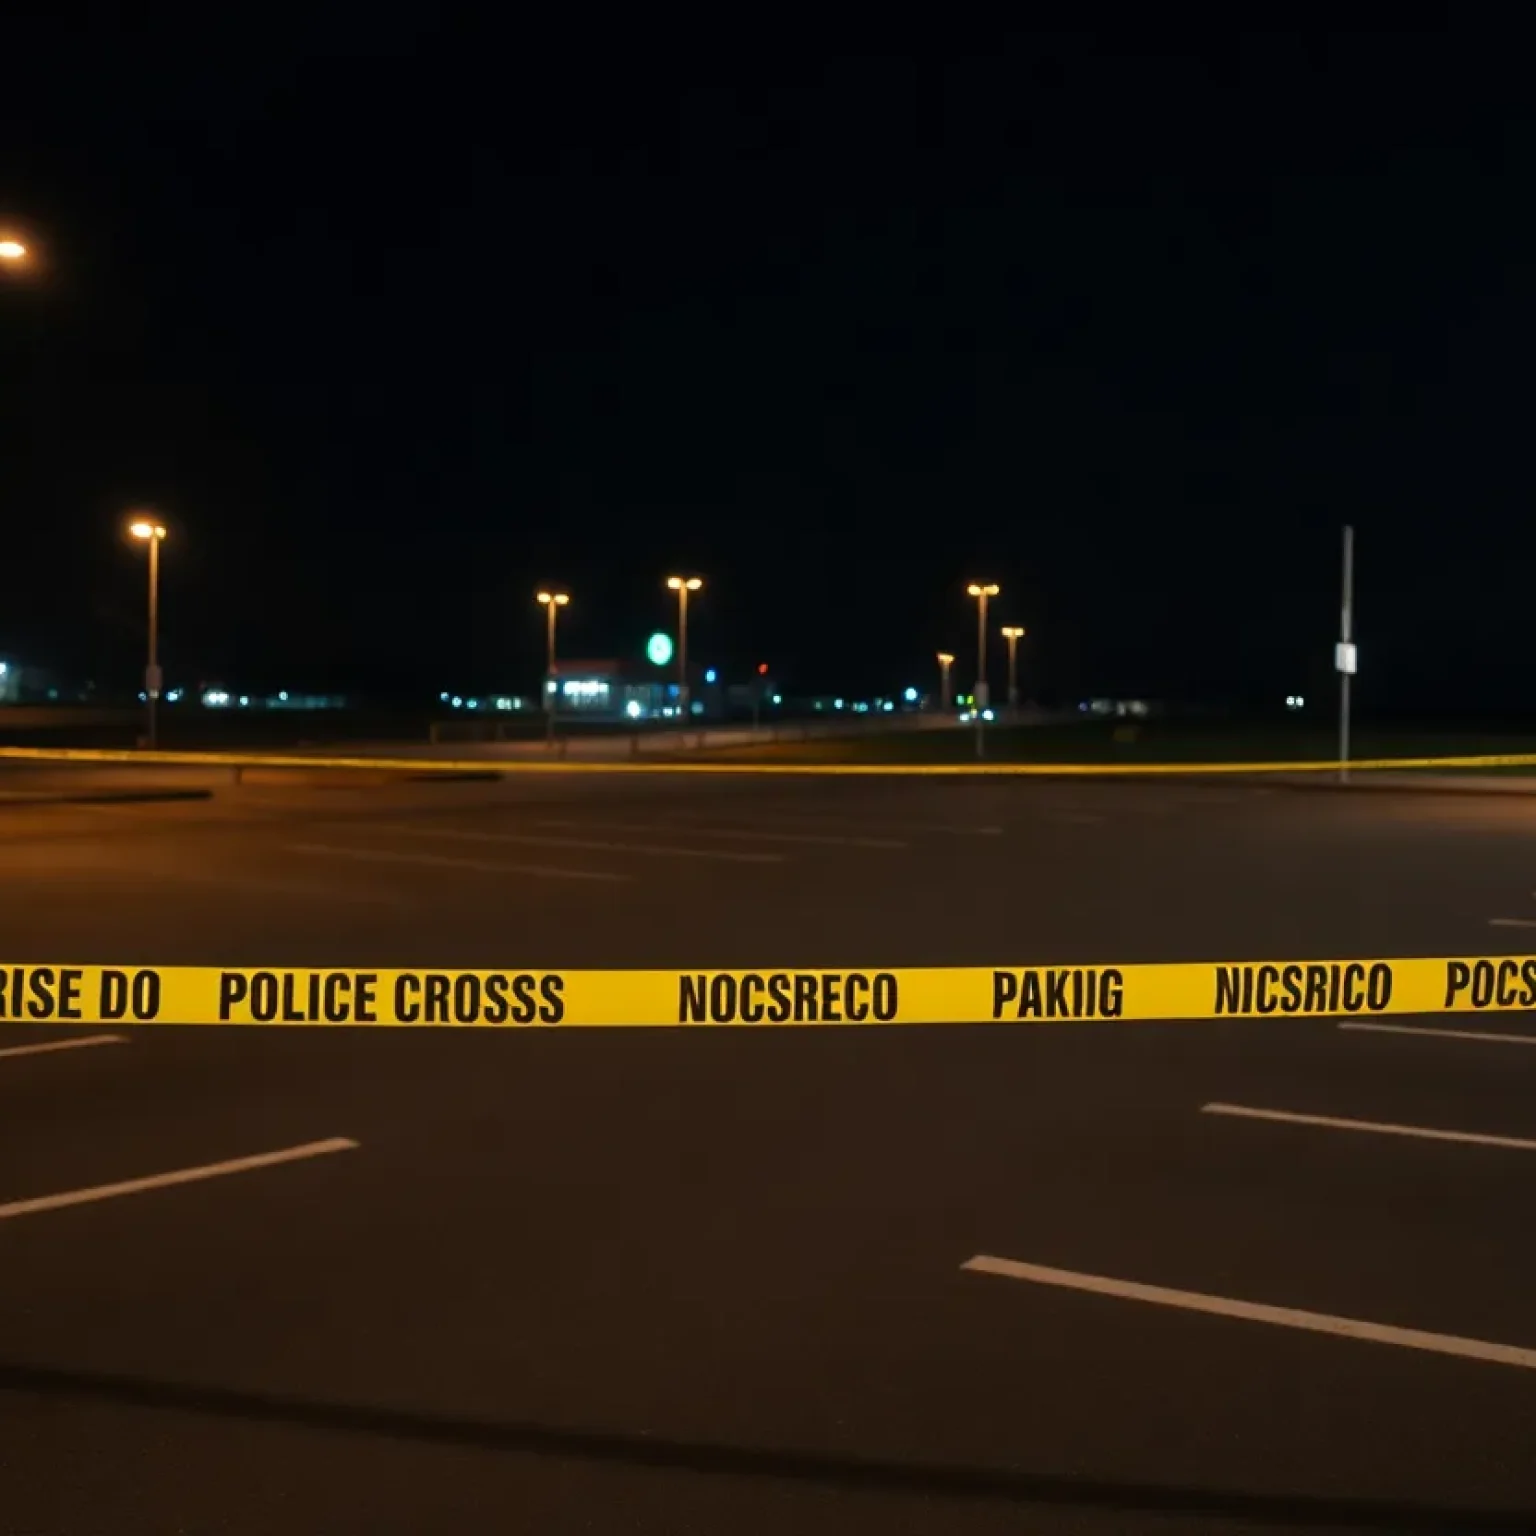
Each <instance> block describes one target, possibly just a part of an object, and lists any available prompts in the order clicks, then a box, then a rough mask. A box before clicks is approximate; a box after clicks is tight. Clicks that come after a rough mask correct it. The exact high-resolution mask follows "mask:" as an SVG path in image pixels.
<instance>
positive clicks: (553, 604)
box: [537, 592, 571, 744]
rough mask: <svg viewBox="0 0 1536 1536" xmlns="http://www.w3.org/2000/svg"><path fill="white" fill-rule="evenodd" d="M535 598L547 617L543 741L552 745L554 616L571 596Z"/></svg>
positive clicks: (556, 683) (555, 681)
mask: <svg viewBox="0 0 1536 1536" xmlns="http://www.w3.org/2000/svg"><path fill="white" fill-rule="evenodd" d="M537 596H538V599H539V601H540V602H541V603H542V604H543V605H544V612H545V614H546V615H547V616H548V617H547V620H546V631H545V645H544V655H545V661H544V740H545V741H546V742H548V743H550V744H553V742H554V739H555V700H556V699H557V697H558V696H559V692H560V685H559V679H558V678H557V677H556V675H555V672H556V667H555V615H556V614H557V613H558V612H559V611H560V610H561V609H562V608H564V607H565V605H566V604H567V603H568V602H570V600H571V594H570V593H569V592H539V593H538V594H537Z"/></svg>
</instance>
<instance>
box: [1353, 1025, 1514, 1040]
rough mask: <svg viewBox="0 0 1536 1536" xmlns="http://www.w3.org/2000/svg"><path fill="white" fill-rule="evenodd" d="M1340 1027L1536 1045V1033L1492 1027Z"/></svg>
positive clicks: (1391, 1033) (1394, 1033) (1378, 1033)
mask: <svg viewBox="0 0 1536 1536" xmlns="http://www.w3.org/2000/svg"><path fill="white" fill-rule="evenodd" d="M1339 1028H1340V1029H1358V1030H1362V1031H1364V1030H1368V1031H1369V1032H1370V1033H1371V1034H1374V1035H1434V1036H1437V1037H1438V1038H1439V1039H1441V1040H1496V1041H1501V1042H1503V1043H1505V1044H1509V1045H1536V1035H1506V1034H1499V1033H1498V1032H1497V1031H1496V1030H1491V1029H1431V1028H1430V1027H1429V1026H1428V1025H1424V1024H1363V1023H1361V1024H1356V1023H1352V1022H1351V1023H1344V1024H1340V1025H1339Z"/></svg>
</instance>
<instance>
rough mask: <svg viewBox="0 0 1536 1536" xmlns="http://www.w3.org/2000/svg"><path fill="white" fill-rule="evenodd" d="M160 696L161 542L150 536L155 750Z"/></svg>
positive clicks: (148, 718) (148, 694) (148, 696)
mask: <svg viewBox="0 0 1536 1536" xmlns="http://www.w3.org/2000/svg"><path fill="white" fill-rule="evenodd" d="M159 696H160V540H159V538H158V537H157V536H156V535H155V534H154V533H153V532H151V534H150V536H149V665H148V667H147V669H146V670H145V673H144V698H145V709H146V715H145V723H146V725H147V727H148V729H147V731H146V733H145V734H146V739H147V740H148V742H149V749H150V751H151V752H153V751H154V749H155V742H156V739H157V738H156V730H155V703H156V700H157V699H158V698H159Z"/></svg>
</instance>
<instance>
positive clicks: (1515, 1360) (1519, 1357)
mask: <svg viewBox="0 0 1536 1536" xmlns="http://www.w3.org/2000/svg"><path fill="white" fill-rule="evenodd" d="M960 1268H961V1269H965V1270H970V1271H971V1272H972V1273H974V1274H979V1275H1001V1276H1003V1277H1004V1278H1005V1279H1008V1280H1027V1281H1030V1282H1031V1283H1033V1284H1035V1285H1054V1286H1060V1287H1062V1288H1064V1289H1066V1290H1069V1291H1087V1292H1089V1293H1090V1294H1091V1295H1094V1296H1113V1297H1115V1298H1117V1299H1118V1300H1121V1301H1145V1302H1150V1303H1151V1304H1152V1305H1153V1306H1156V1307H1176V1308H1178V1309H1179V1310H1181V1311H1184V1312H1205V1313H1208V1314H1210V1315H1211V1316H1213V1317H1235V1318H1240V1319H1242V1320H1243V1321H1244V1322H1249V1323H1269V1324H1270V1325H1271V1326H1273V1327H1276V1328H1299V1329H1302V1330H1304V1331H1305V1332H1308V1333H1327V1334H1332V1335H1333V1336H1334V1337H1335V1338H1340V1339H1359V1340H1361V1341H1362V1342H1364V1343H1368V1344H1395V1345H1396V1346H1397V1347H1398V1348H1399V1349H1420V1350H1425V1351H1427V1352H1428V1353H1430V1354H1436V1355H1458V1356H1460V1357H1461V1358H1462V1359H1464V1360H1485V1361H1487V1362H1489V1363H1490V1364H1493V1365H1514V1366H1518V1367H1519V1368H1520V1369H1521V1370H1526V1371H1536V1349H1524V1348H1522V1347H1521V1346H1519V1345H1518V1344H1494V1343H1490V1342H1489V1341H1487V1340H1485V1339H1465V1338H1461V1337H1460V1336H1459V1335H1457V1334H1454V1333H1426V1332H1425V1331H1424V1330H1423V1329H1421V1328H1394V1327H1393V1326H1392V1325H1391V1324H1390V1323H1368V1322H1365V1321H1363V1320H1362V1319H1360V1318H1356V1317H1335V1316H1333V1315H1332V1314H1331V1313H1328V1312H1303V1311H1300V1310H1298V1309H1297V1308H1295V1307H1273V1306H1269V1305H1267V1304H1266V1303H1264V1302H1258V1301H1237V1300H1234V1299H1233V1298H1232V1297H1229V1296H1210V1295H1207V1294H1206V1293H1205V1292H1203V1291H1176V1290H1171V1289H1170V1288H1169V1287H1167V1286H1163V1285H1145V1284H1143V1283H1142V1282H1141V1281H1139V1280H1116V1279H1113V1278H1112V1277H1110V1276H1108V1275H1087V1274H1082V1273H1080V1272H1078V1271H1077V1270H1072V1269H1052V1268H1050V1267H1049V1266H1047V1265H1044V1264H1024V1263H1021V1262H1020V1261H1019V1260H1017V1259H999V1258H994V1257H993V1256H992V1255H991V1254H986V1253H979V1254H977V1255H976V1257H975V1258H973V1259H967V1260H966V1261H965V1263H964V1264H962V1265H961V1266H960Z"/></svg>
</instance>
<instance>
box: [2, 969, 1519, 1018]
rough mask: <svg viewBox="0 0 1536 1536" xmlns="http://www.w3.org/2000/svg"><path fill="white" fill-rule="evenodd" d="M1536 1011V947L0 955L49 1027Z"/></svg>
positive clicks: (17, 999) (23, 998)
mask: <svg viewBox="0 0 1536 1536" xmlns="http://www.w3.org/2000/svg"><path fill="white" fill-rule="evenodd" d="M1519 1009H1532V1010H1536V956H1520V955H1516V956H1504V955H1496V956H1493V957H1483V958H1478V957H1471V958H1461V959H1443V960H1419V959H1411V960H1293V961H1254V962H1244V963H1239V964H1209V965H1187V964H1181V965H1079V966H999V967H954V968H935V969H924V970H915V969H903V970H862V971H822V970H815V971H809V970H808V971H787V970H779V971H428V970H415V971H385V970H377V971H363V970H328V971H320V970H278V969H265V970H246V969H241V970H221V969H218V968H215V967H202V966H165V967H121V968H117V967H104V966H89V965H6V966H3V967H0V1020H18V1021H25V1022H28V1023H45V1024H270V1025H320V1026H328V1025H380V1026H393V1027H401V1028H410V1027H414V1026H421V1025H431V1026H449V1027H461V1026H462V1027H484V1028H492V1029H499V1028H515V1027H523V1026H527V1027H535V1028H536V1027H541V1026H551V1025H563V1026H577V1027H630V1026H639V1027H667V1026H672V1027H676V1026H679V1025H682V1026H688V1025H749V1026H754V1025H812V1024H829V1025H843V1024H848V1025H866V1024H874V1025H880V1024H1018V1023H1023V1024H1034V1023H1053V1022H1063V1023H1065V1022H1083V1021H1088V1020H1109V1021H1116V1020H1119V1021H1124V1022H1128V1023H1134V1022H1143V1021H1149V1020H1156V1019H1218V1018H1292V1017H1327V1016H1332V1015H1363V1016H1372V1015H1383V1014H1403V1013H1447V1012H1448V1013H1464V1012H1470V1013H1482V1012H1490V1011H1508V1010H1519Z"/></svg>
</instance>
